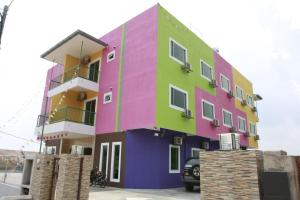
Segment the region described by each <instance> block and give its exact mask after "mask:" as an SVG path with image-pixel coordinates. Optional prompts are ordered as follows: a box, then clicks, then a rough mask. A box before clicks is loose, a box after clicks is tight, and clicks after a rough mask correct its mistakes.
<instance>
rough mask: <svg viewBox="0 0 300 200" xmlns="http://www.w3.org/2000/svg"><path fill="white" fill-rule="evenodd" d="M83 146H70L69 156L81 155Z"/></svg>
mask: <svg viewBox="0 0 300 200" xmlns="http://www.w3.org/2000/svg"><path fill="white" fill-rule="evenodd" d="M83 150H84V148H83V146H80V145H72V149H71V154H73V155H83Z"/></svg>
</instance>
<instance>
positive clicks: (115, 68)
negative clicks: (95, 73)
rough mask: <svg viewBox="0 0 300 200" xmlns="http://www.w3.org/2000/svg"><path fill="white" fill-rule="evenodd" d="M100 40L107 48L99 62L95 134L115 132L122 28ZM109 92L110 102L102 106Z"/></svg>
mask: <svg viewBox="0 0 300 200" xmlns="http://www.w3.org/2000/svg"><path fill="white" fill-rule="evenodd" d="M100 40H102V41H104V42H105V43H107V44H108V45H109V46H108V47H107V48H106V49H105V50H104V51H103V56H102V60H101V69H100V79H99V93H98V105H97V117H96V133H97V134H100V133H110V132H114V131H115V123H116V112H117V95H118V78H119V64H120V49H121V40H122V27H121V26H120V27H118V28H116V29H115V30H113V31H111V32H110V33H108V34H106V35H105V36H103V37H102V38H100ZM112 50H115V59H114V60H113V61H111V62H108V63H107V54H108V53H109V52H111V51H112ZM109 91H112V102H111V103H108V104H103V95H104V93H106V92H109Z"/></svg>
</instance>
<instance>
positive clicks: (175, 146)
mask: <svg viewBox="0 0 300 200" xmlns="http://www.w3.org/2000/svg"><path fill="white" fill-rule="evenodd" d="M171 148H177V149H178V169H177V170H172V169H171ZM169 173H170V174H175V173H180V146H179V145H173V144H170V145H169Z"/></svg>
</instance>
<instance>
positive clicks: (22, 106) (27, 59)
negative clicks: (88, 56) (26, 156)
mask: <svg viewBox="0 0 300 200" xmlns="http://www.w3.org/2000/svg"><path fill="white" fill-rule="evenodd" d="M9 3H10V0H0V8H3V7H4V5H7V4H9ZM156 3H160V4H161V5H162V6H163V7H164V8H166V9H167V10H168V11H169V12H170V13H172V14H173V15H174V16H175V17H176V18H177V19H179V20H180V21H181V22H183V23H184V24H185V25H186V26H188V27H189V28H190V29H191V30H192V31H193V32H195V33H196V34H197V35H198V36H199V37H200V38H202V39H203V40H204V41H205V42H206V43H208V44H209V45H210V46H211V47H217V48H218V49H219V50H220V54H221V55H222V56H223V57H224V58H225V59H226V60H227V61H229V63H231V65H233V66H234V67H235V68H237V69H238V70H239V71H240V72H241V73H243V74H244V75H245V76H246V77H247V78H249V79H250V80H251V81H252V83H253V86H254V91H255V93H258V94H260V95H261V96H262V97H263V98H264V99H263V101H260V102H258V112H259V119H260V122H259V124H258V134H259V135H260V138H261V139H260V141H259V145H260V149H262V150H286V151H287V152H288V153H289V154H292V155H296V154H297V155H300V122H299V121H300V76H299V74H300V59H299V54H300V12H299V8H300V1H298V0H251V1H250V0H248V1H246V0H245V1H240V0H226V1H224V0H209V1H208V0H206V1H204V0H194V1H192V0H185V1H182V0H161V1H159V2H158V1H152V0H144V1H141V0H126V1H121V0H120V1H116V0H110V1H99V0H84V1H83V0H72V1H71V0H26V1H24V0H14V2H13V4H12V5H11V7H10V10H9V12H8V16H7V20H6V23H5V29H4V33H3V36H2V44H1V49H0V70H1V71H0V148H6V149H17V150H19V149H21V148H23V149H25V150H34V151H37V150H38V147H39V144H38V143H35V142H32V141H30V140H33V141H35V138H36V136H34V128H35V125H36V119H37V116H38V114H39V113H40V108H41V101H42V96H43V90H44V86H45V78H46V72H47V70H48V69H49V68H50V67H51V66H53V63H51V62H49V61H46V60H43V59H41V58H40V55H41V54H42V53H44V52H45V51H46V50H48V49H49V48H50V47H52V46H54V45H55V44H56V43H57V42H59V41H61V40H62V39H63V38H65V37H66V36H68V35H69V34H71V33H72V32H74V31H75V30H77V29H81V30H83V31H85V32H87V33H89V34H91V35H93V36H95V37H97V38H100V37H101V36H102V35H104V34H105V33H107V32H109V31H111V30H113V29H114V28H116V27H117V26H119V25H121V24H123V23H124V22H126V21H128V20H130V19H131V18H132V17H134V16H136V15H138V14H139V13H141V12H143V11H144V10H146V9H148V8H150V7H151V6H153V5H155V4H156ZM1 11H2V10H1ZM3 132H5V133H10V134H14V135H17V136H18V137H22V138H26V139H28V140H29V141H25V140H22V139H20V138H18V139H17V138H14V137H11V136H6V135H4V134H3Z"/></svg>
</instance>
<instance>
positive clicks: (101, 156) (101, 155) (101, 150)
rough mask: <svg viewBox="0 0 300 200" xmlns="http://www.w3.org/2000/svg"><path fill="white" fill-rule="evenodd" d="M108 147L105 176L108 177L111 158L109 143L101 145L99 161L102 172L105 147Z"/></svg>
mask: <svg viewBox="0 0 300 200" xmlns="http://www.w3.org/2000/svg"><path fill="white" fill-rule="evenodd" d="M104 146H107V157H106V171H105V175H106V177H107V176H108V174H107V173H108V158H109V143H108V142H105V143H101V145H100V160H99V170H100V171H102V158H103V147H104Z"/></svg>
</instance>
